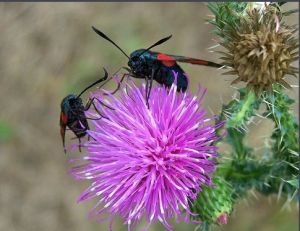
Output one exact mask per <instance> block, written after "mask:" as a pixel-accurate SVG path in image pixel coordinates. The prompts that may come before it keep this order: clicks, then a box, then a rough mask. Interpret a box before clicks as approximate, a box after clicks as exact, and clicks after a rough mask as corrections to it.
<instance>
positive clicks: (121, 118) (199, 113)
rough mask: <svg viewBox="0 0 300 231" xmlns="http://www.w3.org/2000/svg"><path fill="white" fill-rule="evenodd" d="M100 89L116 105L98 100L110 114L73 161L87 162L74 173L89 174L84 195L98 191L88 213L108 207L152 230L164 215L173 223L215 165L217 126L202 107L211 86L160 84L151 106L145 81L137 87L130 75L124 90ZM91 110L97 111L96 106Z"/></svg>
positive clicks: (89, 196) (186, 211)
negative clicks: (108, 92) (183, 88)
mask: <svg viewBox="0 0 300 231" xmlns="http://www.w3.org/2000/svg"><path fill="white" fill-rule="evenodd" d="M125 89H126V90H125ZM101 91H104V90H101ZM101 91H100V90H99V92H96V93H94V94H93V97H97V98H99V99H101V101H103V102H105V104H107V105H108V106H109V107H111V108H114V110H112V109H109V108H107V107H105V106H103V105H101V104H97V107H98V110H99V111H101V114H103V115H104V116H105V117H107V118H108V119H106V118H103V119H101V120H94V121H92V123H93V125H94V126H93V128H92V129H91V130H89V131H88V134H89V135H90V136H91V137H92V138H91V139H90V141H87V142H86V143H84V146H85V147H87V152H88V154H87V156H85V157H82V158H79V159H73V160H72V161H75V162H77V161H82V160H84V161H85V164H83V165H80V166H78V167H74V168H73V169H72V170H71V174H72V175H73V176H74V177H75V178H76V179H88V180H90V181H91V186H90V187H88V188H87V189H86V190H85V191H84V192H83V193H82V194H81V196H80V198H79V199H78V201H79V202H80V201H85V200H90V199H92V198H97V199H98V200H99V201H98V202H97V204H96V206H95V207H94V208H93V209H92V211H91V212H90V215H91V216H98V215H100V214H102V213H103V212H104V211H106V212H108V213H109V214H110V216H109V217H108V219H111V221H112V220H113V217H114V216H116V215H120V216H121V217H122V218H123V219H124V220H125V223H126V224H127V225H128V230H130V227H131V225H132V224H138V223H139V221H140V220H141V219H142V218H143V217H146V220H147V223H148V226H147V228H146V229H148V228H149V226H150V224H151V223H153V222H155V221H157V220H159V221H160V222H161V223H162V224H163V225H164V226H165V227H166V228H167V229H168V230H172V226H171V225H170V224H169V220H170V219H172V218H177V219H179V218H181V217H183V216H185V221H187V220H188V217H189V215H191V214H192V213H191V211H190V209H189V203H191V200H193V199H195V198H196V196H197V194H198V193H199V191H201V185H211V177H210V174H211V173H212V172H214V170H215V162H214V161H213V159H214V158H215V157H216V156H217V147H216V146H214V145H213V142H215V141H216V140H217V139H218V137H217V135H216V134H215V129H216V128H217V127H216V126H215V125H214V124H213V123H212V122H213V121H214V118H207V117H206V115H205V114H206V111H205V109H204V108H202V107H200V103H201V101H202V99H203V97H204V94H205V90H202V89H201V88H200V87H199V90H198V92H197V94H196V95H195V96H193V95H192V94H191V93H190V92H189V90H188V91H187V92H185V93H182V92H177V87H176V85H175V84H173V85H172V87H171V88H170V89H167V88H165V87H163V86H158V85H155V86H153V88H152V90H151V94H150V98H149V108H148V107H147V106H146V102H145V85H142V86H141V87H137V86H136V85H135V84H134V83H133V82H131V81H130V82H129V83H126V88H125V87H124V88H123V90H119V92H118V94H119V95H108V97H106V100H104V99H103V93H102V92H101ZM88 115H89V117H90V116H92V115H94V116H95V117H97V116H98V114H97V113H96V112H91V111H90V112H88ZM217 126H222V124H219V125H217ZM182 209H184V211H182ZM192 215H195V214H192Z"/></svg>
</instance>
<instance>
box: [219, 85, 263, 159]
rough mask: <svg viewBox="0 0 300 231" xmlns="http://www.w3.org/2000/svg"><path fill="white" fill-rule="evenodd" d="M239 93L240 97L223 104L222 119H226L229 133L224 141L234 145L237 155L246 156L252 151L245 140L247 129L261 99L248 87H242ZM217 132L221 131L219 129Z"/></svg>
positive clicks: (239, 156)
mask: <svg viewBox="0 0 300 231" xmlns="http://www.w3.org/2000/svg"><path fill="white" fill-rule="evenodd" d="M239 93H240V97H239V99H233V100H231V101H230V102H229V103H228V104H227V105H223V108H222V113H221V117H220V120H225V121H226V123H225V128H226V130H227V135H226V137H225V140H224V141H225V142H226V143H228V144H230V145H231V146H232V148H233V152H234V155H235V156H237V157H238V158H244V157H245V156H246V155H248V154H250V152H251V148H249V147H246V146H245V145H244V141H243V140H244V137H245V135H246V131H247V124H248V123H249V122H250V121H251V118H252V117H253V116H255V115H256V110H258V108H259V106H260V104H261V100H260V99H259V98H257V97H256V95H255V94H254V93H253V92H252V91H251V90H248V89H246V88H243V89H240V90H239ZM220 120H218V121H217V123H218V122H219V121H220ZM217 132H219V133H220V131H219V130H217Z"/></svg>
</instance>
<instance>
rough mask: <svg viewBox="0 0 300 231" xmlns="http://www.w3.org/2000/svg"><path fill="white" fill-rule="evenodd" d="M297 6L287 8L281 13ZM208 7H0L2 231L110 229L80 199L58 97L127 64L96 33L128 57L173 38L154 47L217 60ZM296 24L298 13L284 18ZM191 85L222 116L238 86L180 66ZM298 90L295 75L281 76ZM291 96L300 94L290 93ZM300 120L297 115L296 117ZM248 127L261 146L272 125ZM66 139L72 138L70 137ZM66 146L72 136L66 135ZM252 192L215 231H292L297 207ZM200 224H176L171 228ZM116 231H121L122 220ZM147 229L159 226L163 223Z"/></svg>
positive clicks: (201, 70)
mask: <svg viewBox="0 0 300 231" xmlns="http://www.w3.org/2000/svg"><path fill="white" fill-rule="evenodd" d="M295 7H298V5H297V3H288V4H287V6H286V7H285V8H295ZM208 14H209V11H208V9H207V7H206V4H205V3H0V31H1V36H0V73H1V74H0V76H1V77H0V103H1V104H0V106H1V112H0V230H9V231H21V230H22V231H36V230H43V231H48V230H49V231H50V230H51V231H52V230H55V231H56V230H58V231H60V230H74V231H81V230H85V231H88V230H107V229H108V223H97V222H96V221H95V220H88V219H87V213H88V211H89V209H90V208H91V207H92V205H93V204H94V203H95V201H91V202H85V203H81V204H77V203H76V199H77V197H78V196H79V194H80V192H81V191H83V190H84V188H85V187H87V186H88V182H80V183H79V182H76V181H75V180H73V179H72V178H71V177H70V176H69V175H68V174H67V171H68V169H69V168H70V165H69V164H68V162H67V160H68V158H69V157H70V156H75V155H78V154H77V153H69V154H68V155H64V152H63V148H62V143H61V137H60V134H59V125H58V123H59V113H60V102H61V99H62V98H63V97H64V96H66V95H67V94H68V93H71V92H74V93H78V92H79V91H80V90H81V89H83V88H84V87H85V86H86V85H87V84H89V83H91V82H93V81H94V80H96V79H97V78H98V77H99V76H101V75H102V74H103V71H102V67H103V66H104V67H106V68H107V69H108V70H109V72H110V73H112V72H114V71H116V70H117V69H118V67H120V66H124V65H126V63H127V60H126V58H125V57H124V56H123V55H122V54H121V53H120V52H119V51H118V50H117V49H116V48H115V47H113V46H112V45H111V44H109V43H108V42H106V41H104V40H103V39H101V38H100V37H98V36H97V35H96V34H95V33H94V32H93V31H92V30H91V25H94V26H96V27H98V28H101V30H103V31H104V32H106V33H107V34H108V35H109V36H111V38H112V39H113V40H115V41H116V42H117V43H118V44H119V45H120V46H121V47H122V48H123V49H124V50H125V51H127V53H130V52H131V51H133V50H135V49H138V48H143V47H147V46H149V45H151V44H152V43H154V42H155V41H157V40H158V39H160V38H162V37H164V36H166V35H169V34H173V38H172V39H171V40H169V41H168V42H167V43H165V44H163V45H161V46H160V47H157V48H156V50H159V51H162V52H167V53H173V54H179V55H187V56H191V57H198V58H204V59H208V60H212V61H218V60H217V57H218V56H217V54H216V53H211V52H209V50H208V49H207V48H208V47H211V46H213V45H215V44H216V43H215V42H214V41H213V37H214V36H213V35H212V34H211V29H212V27H211V26H210V25H208V24H206V23H205V19H206V18H207V15H208ZM288 20H289V23H297V22H298V14H295V15H293V16H291V17H289V18H288ZM182 67H183V68H184V69H185V70H186V71H187V72H188V73H190V76H191V78H192V83H191V85H192V87H193V88H195V86H196V82H200V83H201V84H202V85H204V86H205V87H207V88H208V93H207V95H206V99H205V106H207V107H210V108H211V111H212V112H213V113H218V112H219V110H220V108H221V104H222V101H223V102H227V101H228V100H230V99H231V97H232V95H233V94H234V92H235V89H234V88H233V87H231V86H230V81H232V78H233V77H231V76H222V75H221V74H220V71H217V70H214V69H211V68H207V67H199V66H191V65H185V64H183V65H182ZM287 80H288V82H290V83H291V84H297V83H298V80H296V79H293V77H288V78H287ZM289 94H290V95H291V96H292V97H293V98H295V99H297V103H296V104H295V108H294V111H295V113H298V106H299V104H298V88H293V90H292V91H290V93H289ZM297 116H298V114H297ZM258 122H259V126H257V125H255V124H251V125H250V130H251V132H250V136H249V137H250V138H249V143H250V144H252V145H255V146H256V147H257V148H258V149H259V147H260V146H261V145H263V142H264V139H265V138H264V137H265V136H268V135H269V134H270V129H271V128H272V124H271V123H270V122H269V121H265V120H262V121H258ZM69 137H71V136H68V138H69ZM68 141H69V142H70V140H69V139H68ZM257 196H258V198H255V197H254V196H253V195H252V196H250V198H249V200H248V201H247V202H241V203H240V204H239V205H238V206H237V207H236V208H235V211H234V213H233V215H232V217H231V219H230V222H229V224H228V225H227V226H224V227H215V228H214V230H220V231H221V230H222V231H225V230H226V231H227V230H233V231H235V230H240V231H248V230H249V231H252V230H257V231H282V230H289V231H294V230H298V221H297V216H298V209H297V205H292V206H291V208H290V209H282V210H280V209H281V208H282V206H283V203H284V201H279V202H277V200H276V197H274V198H268V199H267V198H264V197H262V196H259V195H257ZM195 227H196V225H186V224H182V223H181V224H176V225H175V226H174V230H175V231H180V230H194V228H195ZM114 230H127V229H126V227H125V226H122V225H121V221H120V220H119V221H117V222H116V223H115V224H114ZM151 230H152V231H153V230H164V229H163V227H162V226H161V225H159V224H157V225H153V226H152V228H151Z"/></svg>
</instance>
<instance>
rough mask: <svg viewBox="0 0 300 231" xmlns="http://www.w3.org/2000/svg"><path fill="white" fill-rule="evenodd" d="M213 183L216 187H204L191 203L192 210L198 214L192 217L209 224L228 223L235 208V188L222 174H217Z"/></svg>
mask: <svg viewBox="0 0 300 231" xmlns="http://www.w3.org/2000/svg"><path fill="white" fill-rule="evenodd" d="M213 184H214V186H215V187H214V188H211V187H203V188H202V191H201V192H200V193H199V194H198V196H197V198H196V200H195V201H194V203H193V205H191V211H192V212H193V213H196V214H198V215H197V216H194V217H192V219H194V220H200V221H202V222H206V223H207V224H219V225H221V224H226V223H227V219H228V217H229V215H230V213H231V212H232V209H233V190H232V188H231V186H230V184H229V183H228V182H227V181H226V180H225V179H224V178H223V177H221V176H215V177H214V178H213Z"/></svg>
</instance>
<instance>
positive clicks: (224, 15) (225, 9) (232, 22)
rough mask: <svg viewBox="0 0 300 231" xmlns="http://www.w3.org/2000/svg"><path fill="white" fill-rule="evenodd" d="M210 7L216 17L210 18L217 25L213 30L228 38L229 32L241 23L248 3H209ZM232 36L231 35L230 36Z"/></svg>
mask: <svg viewBox="0 0 300 231" xmlns="http://www.w3.org/2000/svg"><path fill="white" fill-rule="evenodd" d="M208 8H209V9H210V11H211V12H212V13H213V14H214V16H215V17H214V19H212V20H208V22H209V23H211V24H212V25H214V26H215V30H214V31H213V32H214V33H215V34H216V35H218V36H220V37H221V38H223V39H225V40H226V37H227V33H228V32H229V31H230V30H231V29H232V28H235V27H238V25H239V23H240V17H241V16H242V15H243V14H244V12H245V10H246V8H247V3H245V2H241V3H237V2H226V3H213V2H211V3H208ZM229 37H230V36H229Z"/></svg>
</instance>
